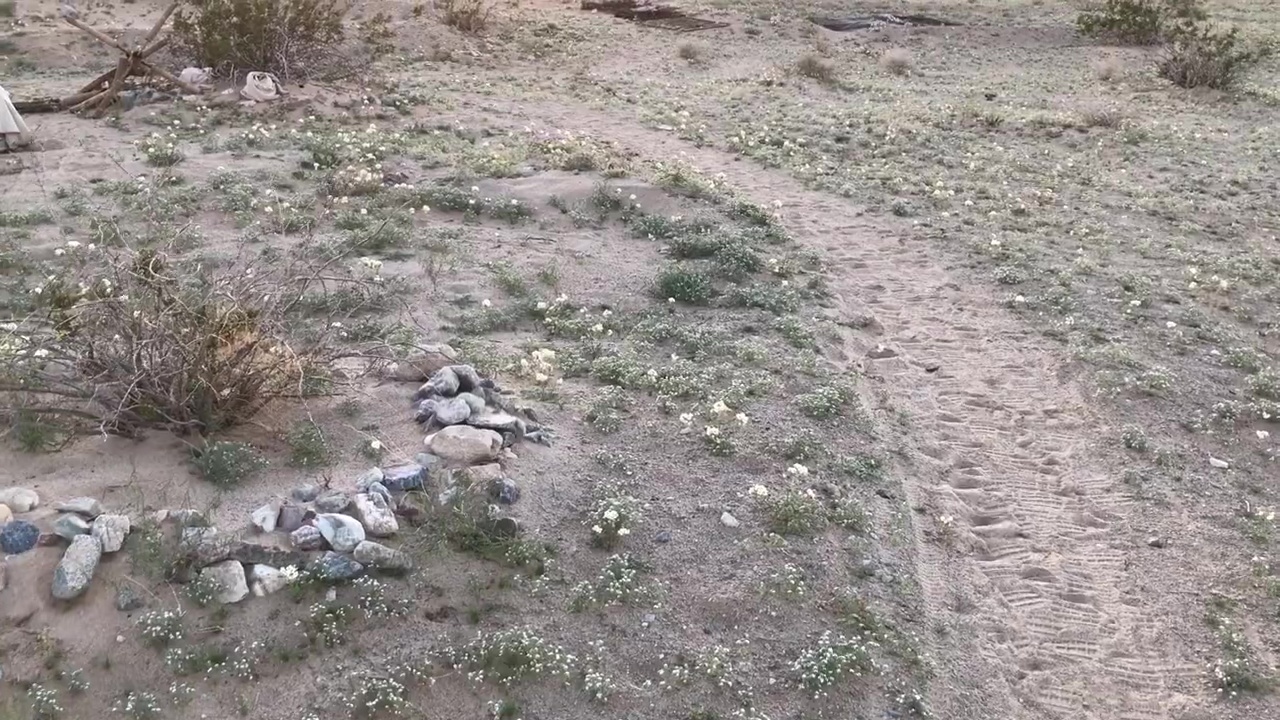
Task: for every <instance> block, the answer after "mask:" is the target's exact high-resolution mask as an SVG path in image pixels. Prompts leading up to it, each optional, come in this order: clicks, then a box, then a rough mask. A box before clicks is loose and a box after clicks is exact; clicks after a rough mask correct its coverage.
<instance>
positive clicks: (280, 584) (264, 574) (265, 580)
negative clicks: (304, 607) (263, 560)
mask: <svg viewBox="0 0 1280 720" xmlns="http://www.w3.org/2000/svg"><path fill="white" fill-rule="evenodd" d="M288 585H289V578H288V577H286V576H285V574H284V573H282V572H280V571H279V570H277V569H275V568H273V567H271V566H270V565H254V566H253V569H252V570H250V571H249V588H250V590H252V591H253V594H254V596H255V597H265V596H267V595H270V594H271V593H274V592H279V591H280V590H283V589H285V588H286V587H288Z"/></svg>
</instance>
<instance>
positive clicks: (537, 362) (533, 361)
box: [516, 348, 556, 385]
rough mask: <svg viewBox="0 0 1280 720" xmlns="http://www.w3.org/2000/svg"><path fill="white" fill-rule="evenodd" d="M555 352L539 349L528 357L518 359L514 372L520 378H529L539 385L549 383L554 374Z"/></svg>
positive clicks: (548, 349)
mask: <svg viewBox="0 0 1280 720" xmlns="http://www.w3.org/2000/svg"><path fill="white" fill-rule="evenodd" d="M555 363H556V351H555V350H552V349H550V348H539V349H537V350H533V351H531V352H530V353H529V357H527V358H520V361H519V362H518V363H517V367H516V372H517V373H518V374H519V375H520V376H521V377H527V378H531V379H532V380H533V381H534V382H536V383H538V384H539V385H546V384H547V383H549V382H551V380H552V378H554V377H555V374H556V365H555Z"/></svg>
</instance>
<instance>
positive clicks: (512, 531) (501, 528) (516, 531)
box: [489, 517, 521, 538]
mask: <svg viewBox="0 0 1280 720" xmlns="http://www.w3.org/2000/svg"><path fill="white" fill-rule="evenodd" d="M520 530H521V527H520V522H519V521H517V520H516V519H515V518H510V517H500V518H496V519H494V520H493V521H492V522H491V523H489V532H491V533H493V534H494V535H497V536H498V537H504V538H514V537H519V536H520Z"/></svg>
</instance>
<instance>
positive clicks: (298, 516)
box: [276, 503, 307, 533]
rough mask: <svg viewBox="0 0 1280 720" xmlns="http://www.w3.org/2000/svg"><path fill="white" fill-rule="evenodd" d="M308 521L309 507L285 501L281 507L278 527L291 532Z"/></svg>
mask: <svg viewBox="0 0 1280 720" xmlns="http://www.w3.org/2000/svg"><path fill="white" fill-rule="evenodd" d="M306 521H307V509H306V508H304V507H302V506H301V505H295V504H293V503H285V504H284V505H283V506H282V507H281V508H280V518H279V522H277V523H276V529H278V530H283V531H284V532H287V533H291V532H293V531H294V530H297V529H298V528H300V527H302V523H304V522H306Z"/></svg>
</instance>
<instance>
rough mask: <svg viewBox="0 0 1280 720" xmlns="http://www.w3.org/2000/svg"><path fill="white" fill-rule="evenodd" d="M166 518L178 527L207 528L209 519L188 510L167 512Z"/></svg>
mask: <svg viewBox="0 0 1280 720" xmlns="http://www.w3.org/2000/svg"><path fill="white" fill-rule="evenodd" d="M168 518H169V519H171V520H173V521H174V522H175V523H177V524H178V527H183V528H188V527H209V518H207V517H205V514H204V513H202V512H200V511H199V510H191V509H189V508H184V509H182V510H173V511H171V512H169V514H168Z"/></svg>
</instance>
